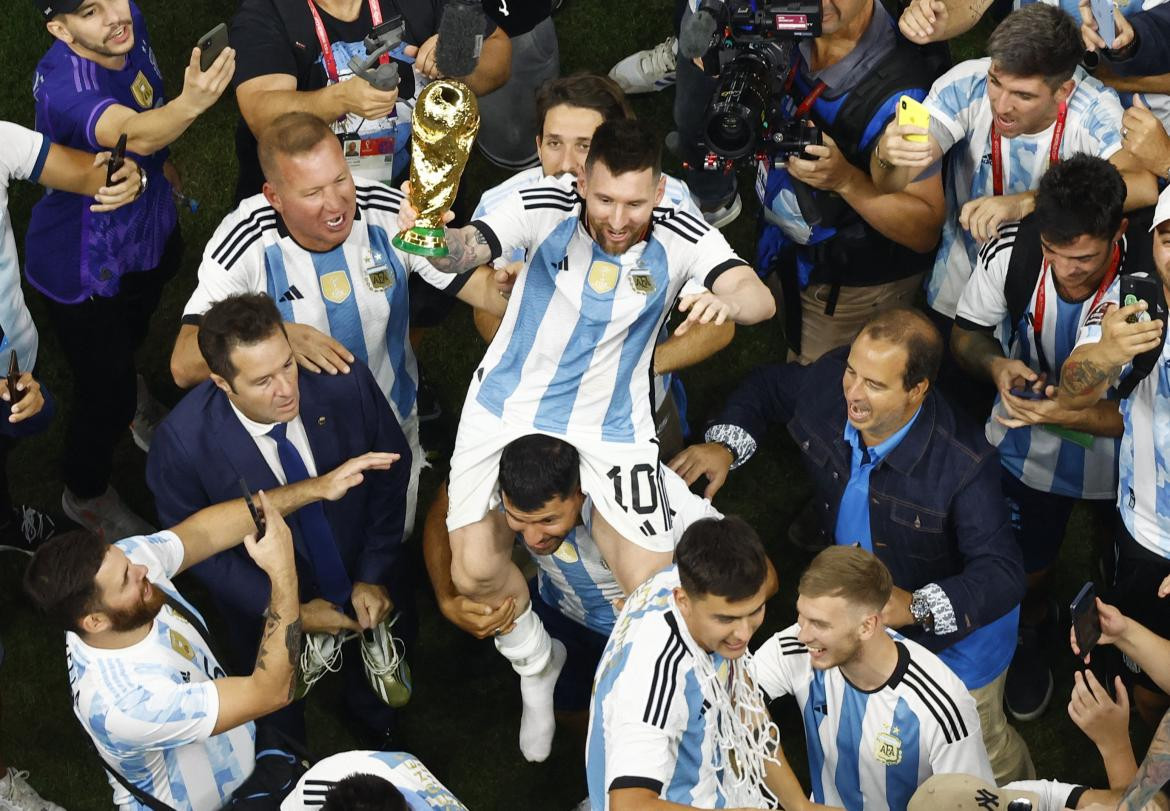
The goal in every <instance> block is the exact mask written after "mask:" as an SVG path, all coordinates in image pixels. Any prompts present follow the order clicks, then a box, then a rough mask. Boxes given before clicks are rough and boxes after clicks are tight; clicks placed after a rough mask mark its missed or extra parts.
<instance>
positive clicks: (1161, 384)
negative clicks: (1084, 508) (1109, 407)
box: [1078, 299, 1170, 558]
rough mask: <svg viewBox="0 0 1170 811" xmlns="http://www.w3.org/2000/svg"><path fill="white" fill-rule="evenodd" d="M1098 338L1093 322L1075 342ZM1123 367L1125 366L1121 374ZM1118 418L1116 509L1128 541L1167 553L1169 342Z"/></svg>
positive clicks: (1169, 545)
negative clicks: (1120, 421)
mask: <svg viewBox="0 0 1170 811" xmlns="http://www.w3.org/2000/svg"><path fill="white" fill-rule="evenodd" d="M1115 300H1116V299H1115ZM1099 340H1101V328H1100V326H1097V327H1096V328H1094V329H1086V330H1085V331H1084V332H1083V333H1082V335H1081V338H1080V340H1079V342H1078V343H1096V342H1097V341H1099ZM1129 371H1130V366H1128V365H1127V366H1126V367H1125V368H1124V369H1123V370H1122V373H1121V378H1122V379H1124V378H1125V375H1127V374H1129ZM1121 417H1122V419H1123V420H1124V422H1125V433H1124V434H1122V436H1121V449H1120V450H1119V451H1118V452H1117V468H1118V483H1117V509H1118V511H1119V512H1120V513H1121V520H1122V521H1123V522H1124V523H1125V528H1126V530H1127V531H1128V532H1129V534H1130V535H1131V536H1132V537H1133V539H1134V540H1136V541H1137V542H1138V543H1140V544H1141V545H1142V546H1144V547H1145V548H1146V549H1149V550H1150V551H1151V552H1153V553H1154V554H1156V555H1161V556H1162V557H1164V558H1170V341H1165V342H1163V344H1162V358H1161V360H1160V361H1159V362H1158V364H1157V365H1156V366H1155V367H1154V368H1153V369H1152V370H1150V373H1149V374H1148V375H1146V376H1145V378H1144V379H1142V381H1141V382H1140V383H1138V384H1137V386H1136V387H1135V388H1134V390H1133V392H1132V393H1131V394H1130V395H1129V397H1127V398H1125V399H1124V400H1122V401H1121Z"/></svg>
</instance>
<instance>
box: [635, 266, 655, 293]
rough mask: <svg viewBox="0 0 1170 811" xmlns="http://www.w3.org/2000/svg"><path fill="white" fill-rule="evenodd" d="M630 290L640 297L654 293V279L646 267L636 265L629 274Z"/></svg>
mask: <svg viewBox="0 0 1170 811" xmlns="http://www.w3.org/2000/svg"><path fill="white" fill-rule="evenodd" d="M629 279H630V288H631V289H632V290H633V291H634V292H635V293H638V294H639V295H643V296H648V295H650V294H651V293H653V292H654V277H652V276H651V275H650V269H649V268H647V267H645V266H644V265H634V267H632V268H630V273H629Z"/></svg>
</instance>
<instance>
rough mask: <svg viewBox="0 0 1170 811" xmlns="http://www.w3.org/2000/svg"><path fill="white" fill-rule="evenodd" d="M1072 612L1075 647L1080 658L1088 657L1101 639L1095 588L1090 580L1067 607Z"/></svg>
mask: <svg viewBox="0 0 1170 811" xmlns="http://www.w3.org/2000/svg"><path fill="white" fill-rule="evenodd" d="M1069 610H1070V611H1071V612H1072V625H1073V633H1074V634H1075V635H1076V638H1077V647H1078V648H1080V650H1081V656H1086V655H1088V653H1089V651H1091V650H1092V649H1093V647H1094V646H1095V645H1096V644H1097V640H1099V639H1100V638H1101V617H1100V616H1099V615H1098V614H1097V587H1096V586H1094V585H1093V581H1092V580H1090V581H1089V582H1088V583H1086V584H1085V585H1084V588H1082V589H1081V593H1080V594H1078V595H1077V597H1076V599H1075V600H1073V601H1072V603H1071V604H1070V605H1069Z"/></svg>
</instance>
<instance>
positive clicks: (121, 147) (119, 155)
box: [106, 133, 126, 186]
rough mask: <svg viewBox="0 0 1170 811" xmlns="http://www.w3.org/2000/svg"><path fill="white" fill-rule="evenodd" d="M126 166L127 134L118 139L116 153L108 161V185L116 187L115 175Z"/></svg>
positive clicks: (111, 154)
mask: <svg viewBox="0 0 1170 811" xmlns="http://www.w3.org/2000/svg"><path fill="white" fill-rule="evenodd" d="M125 165H126V133H122V136H121V137H120V138H118V145H117V146H115V147H114V151H113V152H111V153H110V158H109V160H107V161H106V185H107V186H113V185H114V175H115V174H117V172H118V170H119V169H121V168H122V167H123V166H125Z"/></svg>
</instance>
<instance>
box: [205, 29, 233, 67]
mask: <svg viewBox="0 0 1170 811" xmlns="http://www.w3.org/2000/svg"><path fill="white" fill-rule="evenodd" d="M227 46H228V27H227V23H220V24H219V25H217V26H216V27H215V28H212V29H211V30H210V31H208V32H207V33H206V34H204V35H203V36H201V37H200V38H199V69H200V70H201V71H203V72H205V73H206V72H207V71H208V70H209V69H210V68H211V66H212V65H213V64H214V63H215V60H216V59H218V58H219V55H220V54H221V53H223V49H224V48H226V47H227Z"/></svg>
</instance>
